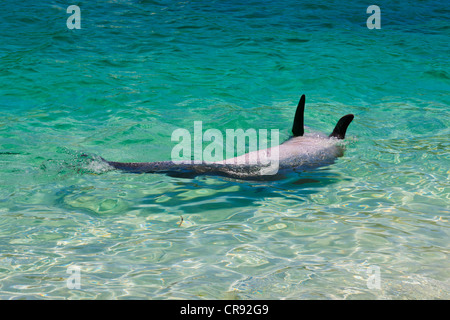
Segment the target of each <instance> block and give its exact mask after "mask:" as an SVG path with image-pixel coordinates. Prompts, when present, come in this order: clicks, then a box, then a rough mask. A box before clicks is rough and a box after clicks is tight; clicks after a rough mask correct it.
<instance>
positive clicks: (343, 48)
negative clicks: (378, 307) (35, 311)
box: [0, 0, 450, 299]
mask: <svg viewBox="0 0 450 320" xmlns="http://www.w3.org/2000/svg"><path fill="white" fill-rule="evenodd" d="M70 4H72V3H70ZM73 4H77V5H79V6H80V8H81V29H79V30H76V29H74V30H69V29H68V28H67V26H66V20H67V18H68V17H69V14H67V13H66V9H67V6H68V5H69V4H66V3H61V2H58V1H46V2H45V3H42V2H35V1H22V2H17V1H6V2H5V1H4V2H3V6H2V10H0V84H1V85H0V299H179V298H184V299H418V298H423V299H436V298H441V299H448V298H449V297H450V285H449V271H448V270H449V266H450V264H449V257H448V254H449V245H448V243H449V241H448V240H449V228H448V219H449V211H450V210H449V191H450V187H449V174H450V171H449V134H450V130H449V123H450V116H449V112H448V106H449V104H450V97H449V91H450V90H449V89H450V71H449V70H450V68H449V52H450V46H449V43H450V41H449V40H450V39H449V34H450V27H449V19H450V11H449V9H448V3H447V2H446V1H420V2H418V1H399V2H396V4H392V3H390V2H388V1H379V2H377V3H376V4H377V5H379V6H380V8H381V29H380V30H369V29H368V28H367V27H366V19H367V18H368V16H369V15H368V14H367V13H366V9H367V7H368V6H369V5H370V4H371V3H367V2H357V1H354V2H352V3H342V2H341V1H290V0H289V1H183V2H173V1H162V0H161V1H157V0H155V1H120V0H117V1H89V2H88V1H78V2H77V3H73ZM303 93H304V94H306V97H307V105H306V114H305V122H306V124H307V125H308V126H310V127H312V128H315V129H319V130H322V131H323V132H326V133H329V132H331V130H332V129H333V127H334V125H335V123H336V121H337V119H339V117H341V116H342V115H344V114H347V113H353V114H355V120H354V121H353V123H352V124H351V125H350V127H349V130H348V132H347V142H346V151H345V155H344V156H343V157H341V158H339V159H338V161H336V163H334V164H333V165H330V166H327V167H322V168H318V169H316V170H312V171H305V172H298V173H296V174H294V175H292V176H290V177H288V178H287V179H284V180H281V181H268V182H251V181H239V180H234V179H228V178H223V177H212V176H201V177H197V178H195V179H182V178H174V177H169V176H166V175H161V174H128V173H123V172H117V171H108V170H107V168H105V167H104V166H103V165H102V163H101V161H99V160H98V158H97V157H98V156H102V157H104V158H106V159H109V160H115V161H159V160H170V155H171V150H172V148H173V146H174V142H172V141H171V134H172V132H173V130H175V129H176V128H187V129H188V130H193V129H192V128H193V123H194V121H203V127H204V130H206V129H208V128H217V129H219V130H221V131H222V132H225V130H226V129H235V128H244V129H247V128H255V129H272V128H275V129H279V130H280V140H285V139H287V138H288V137H289V133H290V128H291V125H292V120H293V114H294V112H295V106H296V103H297V101H298V98H299V97H300V95H301V94H303ZM82 154H87V155H89V157H83V156H82ZM181 217H182V218H183V221H182V223H181V224H180V221H181ZM73 266H78V267H79V268H80V270H81V274H80V278H79V279H80V281H81V287H80V289H70V288H68V286H67V280H68V278H69V276H70V275H69V274H68V273H67V270H68V268H69V267H73ZM373 270H378V271H379V273H378V274H376V273H372V272H373ZM373 275H379V277H378V280H379V286H376V287H374V286H373V285H370V283H373V282H370V281H371V279H374V278H373V277H372V276H373Z"/></svg>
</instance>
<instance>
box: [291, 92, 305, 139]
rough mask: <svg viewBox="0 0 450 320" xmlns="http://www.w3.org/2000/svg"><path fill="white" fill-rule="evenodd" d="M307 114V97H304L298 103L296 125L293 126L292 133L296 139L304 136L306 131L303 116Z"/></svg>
mask: <svg viewBox="0 0 450 320" xmlns="http://www.w3.org/2000/svg"><path fill="white" fill-rule="evenodd" d="M304 112H305V95H302V97H301V98H300V101H299V102H298V106H297V111H295V117H294V125H293V126H292V133H293V134H294V137H299V136H303V133H305V130H304V128H303V114H304Z"/></svg>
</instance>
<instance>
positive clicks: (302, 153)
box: [102, 95, 354, 180]
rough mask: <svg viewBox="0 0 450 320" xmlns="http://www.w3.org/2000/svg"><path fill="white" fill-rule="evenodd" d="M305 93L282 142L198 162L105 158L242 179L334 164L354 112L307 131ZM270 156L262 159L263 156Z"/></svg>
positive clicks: (142, 169)
mask: <svg viewBox="0 0 450 320" xmlns="http://www.w3.org/2000/svg"><path fill="white" fill-rule="evenodd" d="M305 100H306V98H305V95H302V96H301V98H300V101H299V103H298V105H297V110H296V112H295V116H294V123H293V126H292V134H293V136H292V137H290V138H289V139H288V140H287V141H285V142H283V143H282V144H281V145H278V146H275V147H271V148H266V149H261V150H257V151H252V152H249V153H246V154H244V155H241V156H238V157H234V158H230V159H225V160H223V161H216V162H205V161H203V162H201V163H196V162H194V161H193V160H189V161H156V162H115V161H107V160H105V159H103V158H102V160H103V161H105V162H106V163H107V164H108V165H109V166H111V167H113V168H115V169H119V170H123V171H127V172H133V173H166V174H168V175H170V176H177V177H189V178H190V177H195V176H197V175H219V176H228V177H233V178H239V179H257V180H258V179H267V178H269V179H270V178H272V179H273V178H274V177H280V176H282V175H283V174H284V173H286V172H287V171H293V170H298V169H300V170H304V169H308V168H317V167H320V166H324V165H327V164H331V163H333V162H334V161H335V159H336V158H337V157H340V156H342V155H343V146H342V143H340V140H343V139H344V138H345V133H346V131H347V128H348V126H349V124H350V123H351V122H352V120H353V118H354V115H353V114H347V115H345V116H343V117H342V118H341V119H340V120H339V121H338V122H337V124H336V126H335V128H334V130H333V132H332V133H331V134H329V135H326V134H323V133H320V132H314V133H305V131H304V111H305ZM263 158H264V159H270V160H271V161H270V162H269V163H267V161H266V162H265V163H262V161H259V160H260V159H263ZM274 163H275V164H276V166H274Z"/></svg>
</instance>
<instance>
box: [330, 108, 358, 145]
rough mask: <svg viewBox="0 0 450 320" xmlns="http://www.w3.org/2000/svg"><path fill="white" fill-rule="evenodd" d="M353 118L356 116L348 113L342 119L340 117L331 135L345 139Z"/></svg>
mask: <svg viewBox="0 0 450 320" xmlns="http://www.w3.org/2000/svg"><path fill="white" fill-rule="evenodd" d="M353 118H354V115H352V114H347V115H346V116H343V117H342V118H341V119H339V121H338V123H337V124H336V127H334V130H333V132H332V133H331V134H330V135H329V137H335V138H338V139H344V138H345V132H346V131H347V128H348V126H349V124H350V122H352V120H353Z"/></svg>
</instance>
